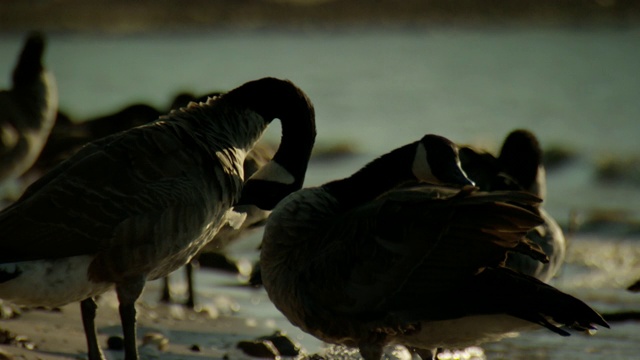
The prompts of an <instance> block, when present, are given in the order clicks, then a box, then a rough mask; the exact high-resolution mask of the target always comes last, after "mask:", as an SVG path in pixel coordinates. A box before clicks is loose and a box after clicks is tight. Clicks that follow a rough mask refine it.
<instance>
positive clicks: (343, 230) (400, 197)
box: [260, 139, 607, 360]
mask: <svg viewBox="0 0 640 360" xmlns="http://www.w3.org/2000/svg"><path fill="white" fill-rule="evenodd" d="M436 140H437V139H436ZM433 141H434V139H427V140H425V139H423V140H422V141H421V142H420V143H421V144H423V145H424V144H425V143H428V142H433ZM419 147H420V145H418V148H419ZM404 148H405V149H406V148H407V147H404ZM415 148H416V145H415V144H412V145H410V146H409V149H415ZM424 148H427V151H426V157H424V156H423V155H422V152H421V151H420V150H417V151H412V150H403V151H399V150H396V151H394V152H392V153H390V154H387V155H385V156H382V157H381V158H379V159H376V160H375V161H374V162H372V163H370V164H368V165H367V166H366V167H365V168H363V169H362V170H360V171H358V172H356V173H355V174H354V175H352V176H351V177H349V178H346V179H343V180H337V181H333V182H330V183H327V184H325V185H323V186H321V187H316V188H308V189H303V190H300V191H297V192H295V193H293V194H291V195H290V196H288V197H287V198H285V199H284V200H283V201H282V202H281V203H280V204H279V205H278V206H277V207H276V208H275V209H274V211H273V212H272V214H271V216H270V217H269V220H268V221H267V225H266V227H265V234H264V239H263V243H262V252H261V257H260V265H261V268H262V280H263V282H264V286H265V289H266V290H267V292H268V294H269V297H270V299H271V300H272V301H273V303H274V304H275V305H276V307H277V308H278V309H279V310H280V311H281V312H282V313H283V314H284V315H285V316H286V317H287V318H288V319H289V320H290V321H291V322H292V323H293V324H294V325H296V326H298V327H300V328H301V329H302V330H304V331H306V332H308V333H310V334H312V335H314V336H316V337H318V338H320V339H322V340H324V341H327V342H330V343H337V344H344V345H347V346H353V347H358V348H359V349H360V352H361V354H362V356H363V357H364V358H365V359H366V360H378V359H380V356H381V354H382V349H383V347H384V346H386V345H389V344H404V345H406V346H408V347H410V348H412V349H416V351H420V350H421V349H426V350H432V349H435V348H438V347H445V348H456V347H460V346H470V345H475V344H479V343H482V342H485V341H495V340H499V339H500V338H502V337H503V336H505V334H507V333H511V332H513V331H519V330H525V329H529V328H535V327H536V324H538V325H541V326H544V327H546V328H548V329H549V330H551V331H554V332H556V333H558V334H561V335H568V333H567V332H566V331H564V330H562V329H560V328H558V327H557V326H556V325H554V324H552V322H553V323H559V324H564V325H568V326H573V327H577V328H581V329H584V328H588V329H591V328H592V324H599V325H602V326H607V324H606V322H604V320H603V319H602V318H601V317H600V315H598V314H597V313H596V312H595V311H593V310H592V309H590V308H589V307H588V306H587V305H585V304H584V303H583V302H581V301H580V300H578V299H575V298H573V297H572V296H570V295H567V294H564V293H562V292H560V291H559V290H556V289H555V288H553V287H550V286H548V285H545V284H544V283H542V282H540V281H538V280H536V279H534V278H532V277H529V276H526V275H521V274H518V273H516V272H514V271H512V270H509V269H507V268H505V267H504V260H505V259H506V256H507V253H508V252H511V251H516V252H521V253H525V254H527V255H529V256H533V257H534V258H536V259H538V260H546V256H545V255H544V253H543V252H542V251H540V249H539V247H537V246H536V245H535V244H533V243H530V242H528V241H527V240H526V239H524V238H523V236H524V235H525V234H526V233H527V232H528V231H530V230H531V229H532V228H534V227H535V226H538V225H539V224H541V222H542V219H541V218H540V217H539V216H538V214H537V211H536V210H535V209H536V206H537V204H538V203H539V201H540V199H539V198H538V197H536V196H534V195H531V194H527V193H524V192H511V191H502V192H492V193H486V192H480V191H477V189H475V188H472V187H465V188H463V189H459V188H456V187H449V186H448V187H442V186H434V185H432V184H424V183H423V184H413V185H410V186H408V185H406V184H405V183H404V182H405V181H409V180H412V181H413V182H415V181H417V180H423V181H428V182H438V181H439V182H451V180H447V179H445V178H443V177H444V176H446V175H447V173H448V172H449V171H451V169H454V168H455V166H449V167H448V169H449V170H448V171H447V170H445V171H442V166H441V164H442V163H447V162H448V163H449V164H456V163H457V153H456V154H455V155H456V157H453V156H451V155H447V154H445V153H444V152H443V151H437V152H436V153H434V152H433V151H432V150H429V146H428V145H424ZM401 149H403V148H401ZM430 155H431V157H430ZM420 161H422V162H423V165H419V162H420ZM425 162H426V164H424V163H425ZM417 164H418V165H417ZM416 167H421V168H423V169H430V170H431V171H423V172H416V171H415V169H416ZM410 169H414V171H413V172H411V171H409V170H410ZM419 174H423V175H419ZM425 175H426V176H425Z"/></svg>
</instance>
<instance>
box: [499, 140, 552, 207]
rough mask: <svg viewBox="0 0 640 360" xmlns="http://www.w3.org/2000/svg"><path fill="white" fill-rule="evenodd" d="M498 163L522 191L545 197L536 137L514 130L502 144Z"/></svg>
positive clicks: (539, 150)
mask: <svg viewBox="0 0 640 360" xmlns="http://www.w3.org/2000/svg"><path fill="white" fill-rule="evenodd" d="M498 162H499V163H500V166H501V167H502V169H503V172H504V173H506V174H507V176H509V177H511V178H512V179H513V180H514V181H515V182H516V183H517V184H518V185H519V186H520V187H521V188H522V189H523V190H526V191H528V192H530V193H532V194H535V195H537V196H539V197H541V198H544V197H545V180H544V178H545V172H544V166H543V164H542V149H541V147H540V143H539V142H538V139H537V138H536V136H535V135H534V134H533V133H531V132H530V131H527V130H522V129H519V130H514V131H512V132H511V133H510V134H509V135H507V138H506V139H505V140H504V143H503V144H502V149H501V150H500V156H499V157H498Z"/></svg>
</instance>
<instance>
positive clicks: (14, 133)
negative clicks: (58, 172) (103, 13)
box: [0, 33, 58, 183]
mask: <svg viewBox="0 0 640 360" xmlns="http://www.w3.org/2000/svg"><path fill="white" fill-rule="evenodd" d="M44 50H45V39H44V37H43V36H42V35H41V34H39V33H32V34H30V35H29V36H28V38H27V40H26V42H25V45H24V47H23V49H22V53H21V54H20V58H19V59H18V63H17V65H16V67H15V69H14V70H13V78H12V87H11V89H9V90H3V91H0V109H2V113H1V114H0V183H2V182H5V181H8V180H15V179H17V178H18V177H19V176H20V175H22V174H23V173H24V172H25V171H27V170H28V169H29V168H30V167H31V165H32V164H33V163H34V162H35V160H36V158H37V157H38V154H40V151H41V150H42V148H43V146H44V144H45V142H46V140H47V137H48V136H49V132H50V131H51V128H52V127H53V124H54V123H55V119H56V113H57V111H58V92H57V88H56V84H55V79H54V77H53V74H51V73H50V72H48V71H47V70H46V69H45V68H44V66H43V65H42V58H43V55H44Z"/></svg>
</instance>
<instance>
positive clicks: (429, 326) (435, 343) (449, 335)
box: [393, 314, 540, 349]
mask: <svg viewBox="0 0 640 360" xmlns="http://www.w3.org/2000/svg"><path fill="white" fill-rule="evenodd" d="M536 328H540V326H539V325H536V324H534V323H531V322H529V321H525V320H522V319H518V318H516V317H513V316H509V315H504V314H500V315H477V316H467V317H463V318H460V319H454V320H442V321H429V322H423V323H422V324H421V331H420V333H418V334H414V335H410V336H402V337H398V338H396V339H394V341H393V343H397V344H402V345H406V346H412V347H416V348H420V349H435V348H445V349H455V348H466V347H469V346H474V345H480V344H482V343H485V342H494V341H500V340H502V339H504V338H509V337H516V336H518V332H519V331H526V330H532V329H536Z"/></svg>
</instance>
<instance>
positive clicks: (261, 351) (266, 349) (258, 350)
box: [236, 340, 279, 359]
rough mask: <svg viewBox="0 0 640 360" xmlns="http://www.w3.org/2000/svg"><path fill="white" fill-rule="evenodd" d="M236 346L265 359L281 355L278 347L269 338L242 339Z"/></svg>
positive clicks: (251, 354)
mask: <svg viewBox="0 0 640 360" xmlns="http://www.w3.org/2000/svg"><path fill="white" fill-rule="evenodd" d="M236 347H237V348H238V349H240V350H242V351H243V352H244V353H245V354H247V355H249V356H252V357H257V358H263V359H277V358H278V357H279V355H278V349H276V347H275V346H273V344H272V343H271V341H268V340H254V341H240V342H239V343H238V345H236Z"/></svg>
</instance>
